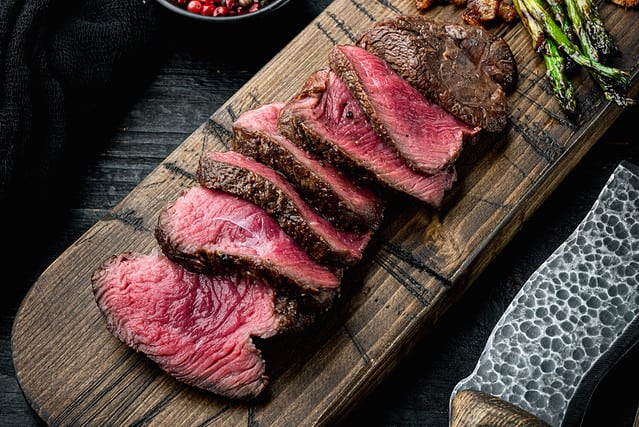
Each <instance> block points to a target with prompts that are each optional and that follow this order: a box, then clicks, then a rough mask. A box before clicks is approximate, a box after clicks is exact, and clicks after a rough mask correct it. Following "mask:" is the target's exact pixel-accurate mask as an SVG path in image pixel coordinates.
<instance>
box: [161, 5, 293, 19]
mask: <svg viewBox="0 0 639 427" xmlns="http://www.w3.org/2000/svg"><path fill="white" fill-rule="evenodd" d="M289 1H290V0H272V1H271V2H270V3H269V4H267V5H266V6H264V7H262V8H260V9H258V10H256V11H255V12H248V13H244V14H242V15H232V16H206V15H200V14H197V13H193V12H189V11H188V10H186V8H184V9H183V8H181V7H179V6H177V5H175V4H173V3H171V2H170V1H169V0H157V2H158V3H160V4H161V5H162V6H164V7H165V8H167V9H168V10H170V11H172V12H175V13H177V14H179V15H182V16H184V17H187V18H192V19H196V20H198V21H204V22H211V23H221V24H232V23H240V22H245V21H249V20H252V19H256V18H263V17H264V16H266V15H268V14H270V13H272V12H274V11H276V10H277V9H279V8H280V7H282V6H284V5H285V4H286V3H288V2H289Z"/></svg>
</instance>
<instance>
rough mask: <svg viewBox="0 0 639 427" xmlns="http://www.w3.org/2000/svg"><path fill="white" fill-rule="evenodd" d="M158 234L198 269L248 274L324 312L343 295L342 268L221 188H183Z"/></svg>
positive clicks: (167, 250)
mask: <svg viewBox="0 0 639 427" xmlns="http://www.w3.org/2000/svg"><path fill="white" fill-rule="evenodd" d="M155 237H156V240H157V241H158V243H159V244H160V247H161V248H162V251H163V252H164V254H165V255H166V256H167V257H169V258H170V259H171V260H173V261H175V262H177V263H179V264H181V265H183V266H185V267H186V268H188V269H189V270H190V271H194V272H196V273H202V274H231V273H240V274H244V275H246V276H248V277H252V278H257V279H259V280H260V281H262V282H264V283H266V284H269V285H271V286H273V287H274V288H276V289H277V290H278V293H281V294H285V295H287V296H291V297H292V298H295V299H299V301H300V302H301V303H302V304H304V305H306V306H309V307H312V308H314V309H320V310H323V309H327V308H328V307H330V305H331V304H332V302H333V300H334V299H335V298H336V297H337V296H338V295H339V285H340V281H341V272H340V271H331V270H329V269H328V268H326V267H324V266H321V265H319V264H318V263H317V262H315V261H314V260H313V259H311V257H310V256H308V254H306V252H304V251H303V250H302V248H301V247H299V245H298V244H297V243H295V242H294V241H293V239H291V238H290V237H289V236H288V235H287V234H286V233H285V232H284V231H283V230H282V228H281V227H280V226H279V224H278V223H277V222H276V221H275V220H274V219H273V218H271V217H270V216H269V214H268V213H267V212H266V211H264V210H263V209H261V208H260V207H258V206H256V205H255V204H253V203H251V202H248V201H246V200H243V199H241V198H239V197H236V196H233V195H230V194H227V193H224V192H221V191H217V190H211V189H208V188H204V187H192V188H189V189H187V190H185V191H184V192H183V193H182V194H181V195H180V197H178V198H177V200H175V202H173V203H172V204H171V205H169V206H167V207H166V208H165V209H163V210H162V212H160V215H159V216H158V223H157V226H156V228H155Z"/></svg>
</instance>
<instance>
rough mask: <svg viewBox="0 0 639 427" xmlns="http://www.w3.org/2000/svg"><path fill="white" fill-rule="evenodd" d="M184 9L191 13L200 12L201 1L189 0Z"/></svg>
mask: <svg viewBox="0 0 639 427" xmlns="http://www.w3.org/2000/svg"><path fill="white" fill-rule="evenodd" d="M186 10H188V11H189V12H192V13H200V12H201V11H202V3H201V2H200V1H199V0H191V1H190V2H189V4H188V5H187V6H186Z"/></svg>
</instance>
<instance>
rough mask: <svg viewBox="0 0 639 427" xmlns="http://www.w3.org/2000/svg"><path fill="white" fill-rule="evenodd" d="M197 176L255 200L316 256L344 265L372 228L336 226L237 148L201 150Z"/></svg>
mask: <svg viewBox="0 0 639 427" xmlns="http://www.w3.org/2000/svg"><path fill="white" fill-rule="evenodd" d="M196 179H197V181H198V182H199V183H200V184H201V185H203V186H205V187H208V188H214V189H217V190H221V191H225V192H227V193H230V194H234V195H237V196H240V197H242V198H244V199H245V200H248V201H251V202H253V203H255V204H256V205H258V206H260V207H261V208H262V209H264V210H265V211H266V212H268V213H269V214H270V215H271V216H272V217H273V218H275V220H276V221H277V222H278V223H279V224H280V226H281V227H282V228H283V229H284V231H286V233H287V234H288V235H289V236H291V237H292V238H293V240H295V241H296V242H297V243H298V244H299V245H300V246H301V247H302V249H304V250H305V251H306V252H307V253H308V254H309V255H310V256H311V257H312V258H314V259H315V260H317V261H318V262H320V263H321V264H324V265H326V266H331V267H336V268H343V267H347V266H350V265H353V264H355V263H356V262H358V261H359V260H360V259H361V258H362V255H363V251H364V248H365V247H366V246H367V245H368V242H369V240H370V238H371V236H372V231H366V232H346V231H339V230H337V229H335V228H334V227H333V226H332V225H331V224H330V223H329V222H328V221H327V220H325V219H324V218H322V217H320V215H319V214H318V213H317V212H315V211H314V210H313V209H312V208H311V207H310V206H308V205H307V204H306V202H304V201H303V200H302V198H301V196H300V195H299V194H298V193H297V192H296V191H295V189H294V188H293V187H292V186H291V185H290V184H289V183H288V182H287V181H285V180H284V178H282V176H281V175H279V174H278V173H277V172H275V171H274V170H273V169H271V168H269V167H267V166H266V165H263V164H261V163H258V162H256V161H255V160H252V159H250V158H248V157H245V156H244V155H243V154H241V153H237V152H234V151H226V152H210V153H206V154H204V155H202V157H201V159H200V166H199V168H198V171H197V174H196Z"/></svg>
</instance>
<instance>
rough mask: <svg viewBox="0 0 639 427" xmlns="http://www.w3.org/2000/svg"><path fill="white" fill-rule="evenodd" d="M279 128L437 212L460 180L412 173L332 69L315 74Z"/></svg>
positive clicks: (448, 173) (448, 174) (450, 174)
mask: <svg viewBox="0 0 639 427" xmlns="http://www.w3.org/2000/svg"><path fill="white" fill-rule="evenodd" d="M278 127H279V129H280V131H281V132H282V134H284V135H286V136H287V137H288V138H289V139H290V140H291V141H294V142H295V143H296V144H300V145H301V146H302V147H303V148H305V149H306V150H308V151H312V152H316V153H317V154H318V155H320V156H321V157H323V158H325V159H327V160H328V161H330V162H331V163H333V164H335V165H337V166H338V167H339V168H340V169H341V170H345V171H350V172H352V173H353V174H354V176H357V177H359V178H360V179H363V180H365V181H366V182H370V183H373V185H377V186H381V187H384V188H388V189H393V190H395V191H398V192H401V193H405V194H408V195H410V196H412V197H414V198H416V199H418V200H420V201H422V202H424V203H426V204H428V205H430V206H433V207H435V208H437V207H439V206H440V204H441V201H442V198H443V197H444V194H445V192H446V191H447V190H449V189H450V188H451V187H452V184H453V182H454V181H455V178H456V174H455V169H454V166H449V167H447V168H445V169H443V170H442V171H440V172H438V173H436V174H433V175H425V174H421V173H418V172H416V171H414V170H412V169H411V168H409V167H408V165H407V164H406V163H405V162H404V161H402V160H401V159H399V158H398V157H397V156H396V155H395V154H394V153H393V152H392V151H391V150H390V148H389V147H388V146H387V145H386V143H385V142H384V141H383V140H382V139H381V138H380V137H379V136H378V135H377V134H376V133H375V131H374V130H373V128H372V126H371V125H370V123H369V122H368V119H367V117H366V114H365V113H364V111H363V110H362V108H361V107H360V105H359V103H358V102H357V100H356V99H355V98H354V97H353V95H352V94H351V93H350V92H349V90H348V88H347V87H346V85H345V84H344V82H343V81H342V80H341V79H340V78H339V77H338V76H337V75H336V74H335V73H334V72H332V71H331V70H330V69H328V68H327V69H323V70H319V71H317V72H315V73H313V74H312V75H311V76H310V77H309V78H308V80H307V81H306V83H305V84H304V87H303V88H302V90H301V91H300V92H299V93H298V94H297V95H296V96H295V97H294V98H293V99H292V100H291V101H289V102H288V103H287V104H286V105H285V106H284V107H283V108H282V110H281V112H280V116H279V123H278Z"/></svg>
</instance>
